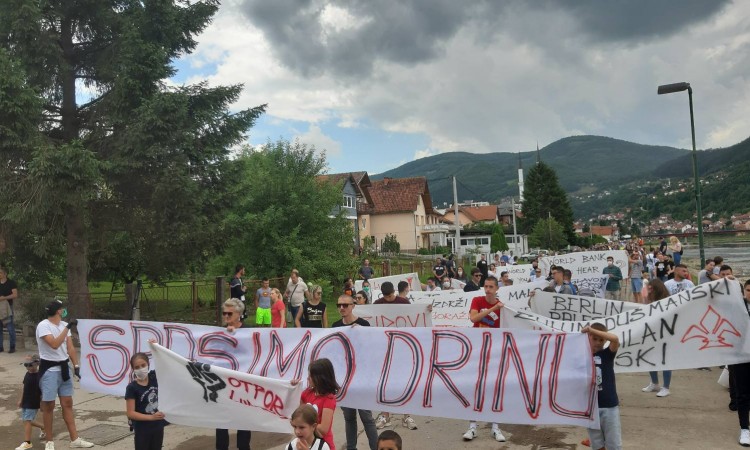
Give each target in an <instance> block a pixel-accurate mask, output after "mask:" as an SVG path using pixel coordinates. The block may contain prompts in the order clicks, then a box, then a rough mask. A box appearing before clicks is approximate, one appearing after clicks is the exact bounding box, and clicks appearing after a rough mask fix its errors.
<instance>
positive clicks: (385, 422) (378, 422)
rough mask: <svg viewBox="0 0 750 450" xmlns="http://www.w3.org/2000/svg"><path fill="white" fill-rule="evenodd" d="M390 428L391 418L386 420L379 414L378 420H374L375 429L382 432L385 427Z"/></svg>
mask: <svg viewBox="0 0 750 450" xmlns="http://www.w3.org/2000/svg"><path fill="white" fill-rule="evenodd" d="M390 426H391V418H390V417H388V418H386V417H385V416H384V415H382V414H380V415H379V416H378V418H377V419H376V420H375V428H377V429H378V430H382V429H383V428H385V427H390Z"/></svg>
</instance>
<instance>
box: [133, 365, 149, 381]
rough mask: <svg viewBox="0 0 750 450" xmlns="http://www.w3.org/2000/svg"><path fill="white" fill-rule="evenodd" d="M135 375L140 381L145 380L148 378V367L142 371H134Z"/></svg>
mask: <svg viewBox="0 0 750 450" xmlns="http://www.w3.org/2000/svg"><path fill="white" fill-rule="evenodd" d="M133 374H135V377H136V378H137V379H139V380H145V379H146V377H147V376H148V367H144V368H142V369H135V370H134V371H133Z"/></svg>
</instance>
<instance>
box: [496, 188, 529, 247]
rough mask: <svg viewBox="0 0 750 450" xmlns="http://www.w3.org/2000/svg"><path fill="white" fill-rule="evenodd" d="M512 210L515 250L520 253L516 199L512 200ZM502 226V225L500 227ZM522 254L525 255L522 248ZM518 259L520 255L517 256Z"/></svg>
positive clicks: (512, 198)
mask: <svg viewBox="0 0 750 450" xmlns="http://www.w3.org/2000/svg"><path fill="white" fill-rule="evenodd" d="M510 208H511V212H512V213H513V249H514V250H515V251H516V253H518V229H517V228H516V198H515V197H511V198H510ZM500 226H502V224H501V225H500ZM521 254H523V248H521ZM515 256H516V257H518V255H515Z"/></svg>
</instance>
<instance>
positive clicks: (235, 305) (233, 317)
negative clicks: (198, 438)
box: [216, 298, 252, 450]
mask: <svg viewBox="0 0 750 450" xmlns="http://www.w3.org/2000/svg"><path fill="white" fill-rule="evenodd" d="M244 312H245V304H244V303H242V301H241V300H240V299H237V298H230V299H229V300H227V301H225V302H224V305H223V308H222V311H221V317H222V319H223V320H224V324H225V325H226V327H227V333H234V332H235V330H239V329H240V328H243V327H245V324H244V323H243V322H242V313H244ZM251 436H252V433H251V432H250V430H237V448H238V449H239V450H250V438H251ZM216 450H229V430H227V429H223V428H217V429H216Z"/></svg>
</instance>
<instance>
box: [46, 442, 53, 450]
mask: <svg viewBox="0 0 750 450" xmlns="http://www.w3.org/2000/svg"><path fill="white" fill-rule="evenodd" d="M44 450H55V443H54V442H52V441H47V443H46V444H44Z"/></svg>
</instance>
